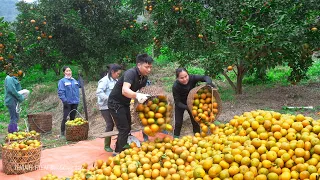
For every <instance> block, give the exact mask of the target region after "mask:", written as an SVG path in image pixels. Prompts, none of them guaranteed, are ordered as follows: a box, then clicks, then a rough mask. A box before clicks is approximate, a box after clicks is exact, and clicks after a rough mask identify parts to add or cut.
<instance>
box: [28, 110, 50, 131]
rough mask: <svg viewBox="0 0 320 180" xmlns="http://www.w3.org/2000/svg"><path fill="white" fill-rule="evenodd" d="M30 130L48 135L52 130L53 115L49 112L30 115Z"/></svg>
mask: <svg viewBox="0 0 320 180" xmlns="http://www.w3.org/2000/svg"><path fill="white" fill-rule="evenodd" d="M28 123H29V130H30V131H31V130H35V131H36V132H39V133H48V132H51V129H52V114H51V113H48V112H43V113H36V114H28Z"/></svg>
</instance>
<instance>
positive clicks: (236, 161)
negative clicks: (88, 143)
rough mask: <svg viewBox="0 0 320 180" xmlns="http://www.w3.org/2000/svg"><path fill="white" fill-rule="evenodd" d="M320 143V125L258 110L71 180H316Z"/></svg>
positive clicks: (148, 145)
mask: <svg viewBox="0 0 320 180" xmlns="http://www.w3.org/2000/svg"><path fill="white" fill-rule="evenodd" d="M319 138H320V121H319V120H314V119H312V118H311V117H305V116H303V115H301V114H298V115H291V114H280V113H278V112H273V111H264V110H255V111H251V112H245V113H243V114H242V115H239V116H234V118H233V119H231V120H230V122H229V123H227V124H220V125H219V126H217V127H216V128H215V129H214V130H213V131H212V134H211V135H208V136H205V137H201V135H200V134H196V135H195V136H184V137H182V138H180V139H177V138H176V139H173V140H172V139H171V138H170V137H168V136H167V137H165V138H163V139H156V140H155V141H154V142H143V143H142V145H141V148H137V147H133V148H131V149H127V150H124V151H123V152H121V153H120V154H118V155H117V156H115V157H109V159H108V160H107V161H106V162H104V161H101V160H97V162H96V163H95V165H94V167H88V166H87V165H83V167H82V169H80V170H78V171H75V172H74V173H73V175H72V176H71V177H70V178H71V179H77V178H80V179H81V178H84V177H86V178H87V179H100V180H101V179H114V180H115V179H137V180H138V179H157V180H161V179H173V180H178V179H179V180H180V179H183V180H185V179H197V180H198V179H199V180H200V179H245V180H253V179H257V180H264V179H282V180H287V179H288V180H289V179H310V180H316V179H317V177H318V174H319V173H320V140H319ZM50 176H52V175H50ZM43 179H46V177H43Z"/></svg>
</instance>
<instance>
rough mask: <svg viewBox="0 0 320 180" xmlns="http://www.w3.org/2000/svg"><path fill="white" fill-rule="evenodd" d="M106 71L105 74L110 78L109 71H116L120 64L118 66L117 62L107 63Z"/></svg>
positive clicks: (120, 67)
mask: <svg viewBox="0 0 320 180" xmlns="http://www.w3.org/2000/svg"><path fill="white" fill-rule="evenodd" d="M107 69H108V70H107V71H106V72H107V73H106V74H105V75H108V76H109V79H110V78H111V73H112V72H117V71H119V70H122V66H120V65H119V64H109V65H108V66H107Z"/></svg>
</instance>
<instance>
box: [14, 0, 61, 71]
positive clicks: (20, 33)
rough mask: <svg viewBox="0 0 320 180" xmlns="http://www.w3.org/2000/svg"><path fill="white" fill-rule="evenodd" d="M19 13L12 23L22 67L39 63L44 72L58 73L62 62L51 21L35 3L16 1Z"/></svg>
mask: <svg viewBox="0 0 320 180" xmlns="http://www.w3.org/2000/svg"><path fill="white" fill-rule="evenodd" d="M17 9H18V10H19V12H20V14H19V15H18V17H17V18H16V22H15V23H14V26H15V29H16V33H17V39H18V43H19V46H20V49H21V51H20V52H19V55H20V57H21V59H20V61H19V62H20V63H21V64H23V65H24V67H31V66H33V65H35V64H39V65H41V67H42V70H43V72H44V73H46V71H47V70H49V69H52V70H54V71H55V73H56V74H57V75H58V74H59V66H61V64H62V63H63V61H62V60H63V57H62V53H61V52H60V51H59V49H58V47H57V44H56V43H55V42H54V41H53V40H52V38H53V36H52V31H53V30H52V25H49V24H50V23H52V22H51V21H48V20H47V18H46V16H45V15H44V14H45V13H44V12H43V9H42V8H40V6H39V5H37V4H29V3H25V2H23V1H21V2H19V3H17Z"/></svg>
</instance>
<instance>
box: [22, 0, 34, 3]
mask: <svg viewBox="0 0 320 180" xmlns="http://www.w3.org/2000/svg"><path fill="white" fill-rule="evenodd" d="M21 1H24V2H27V3H30V2H34V1H36V0H21Z"/></svg>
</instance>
